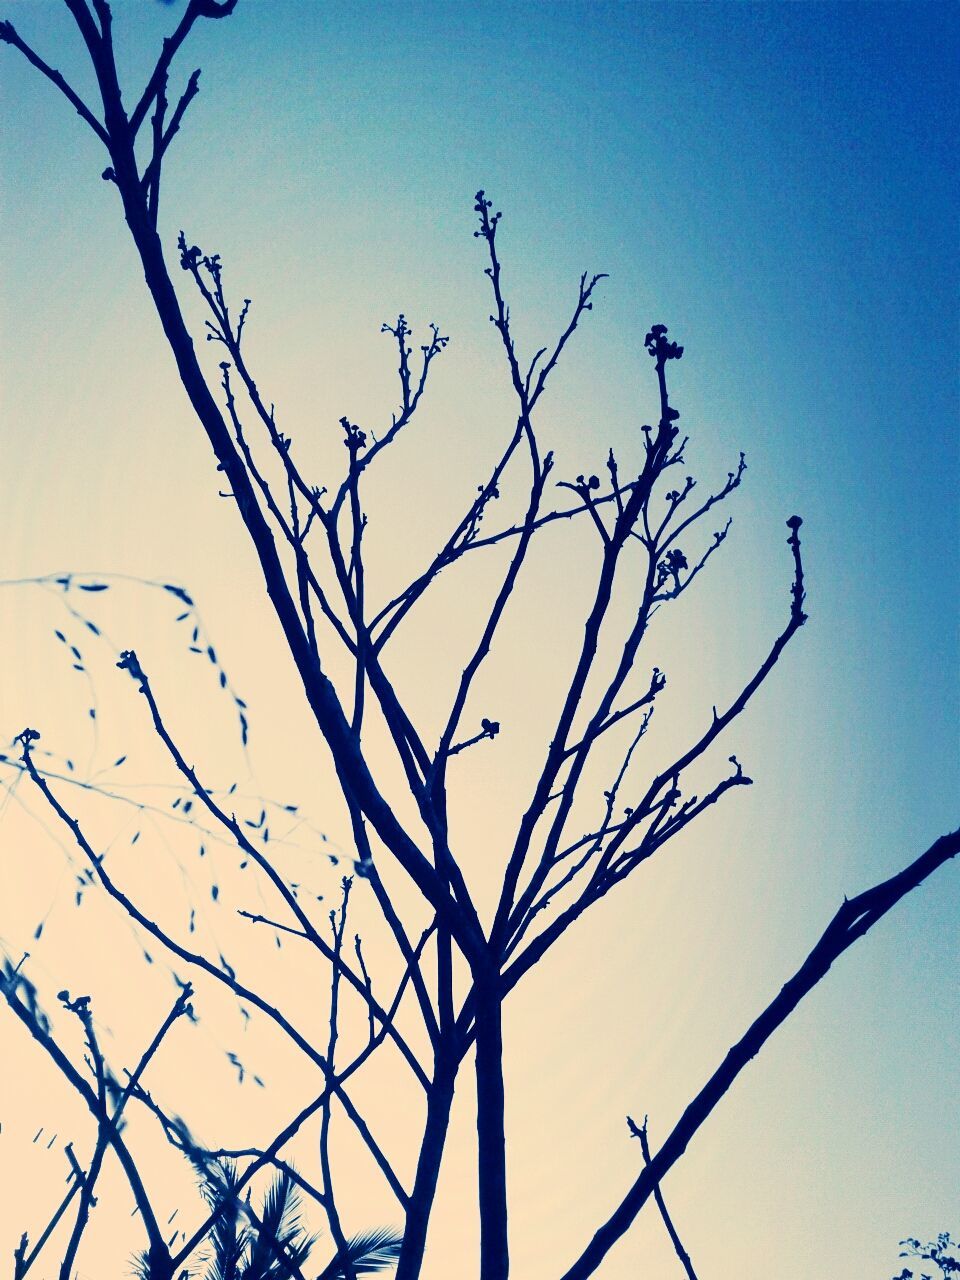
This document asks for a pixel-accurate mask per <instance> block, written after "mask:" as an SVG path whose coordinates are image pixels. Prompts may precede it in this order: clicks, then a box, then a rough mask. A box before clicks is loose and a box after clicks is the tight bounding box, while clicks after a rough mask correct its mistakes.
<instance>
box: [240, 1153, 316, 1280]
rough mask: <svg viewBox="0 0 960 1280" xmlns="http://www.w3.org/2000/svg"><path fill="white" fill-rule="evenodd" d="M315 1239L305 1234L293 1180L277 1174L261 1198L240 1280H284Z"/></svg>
mask: <svg viewBox="0 0 960 1280" xmlns="http://www.w3.org/2000/svg"><path fill="white" fill-rule="evenodd" d="M315 1241H316V1237H315V1236H306V1235H304V1232H303V1227H302V1225H301V1222H300V1196H299V1193H298V1191H297V1189H296V1186H295V1185H294V1182H293V1179H292V1178H291V1177H290V1175H289V1174H288V1173H287V1172H283V1173H280V1174H279V1175H278V1176H277V1177H276V1178H275V1179H274V1181H273V1182H271V1184H270V1186H269V1187H268V1188H267V1193H266V1195H265V1196H264V1198H263V1208H262V1209H261V1211H260V1222H259V1224H258V1225H257V1229H256V1231H254V1232H253V1233H252V1234H251V1243H250V1256H249V1260H248V1262H247V1265H246V1267H245V1269H244V1272H243V1280H285V1278H286V1277H288V1276H290V1275H293V1274H294V1269H295V1268H299V1266H300V1264H301V1263H302V1262H304V1261H305V1260H306V1258H307V1255H308V1254H309V1252H310V1250H311V1249H312V1248H313V1245H314V1243H315ZM291 1263H292V1266H291Z"/></svg>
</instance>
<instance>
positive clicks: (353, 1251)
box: [317, 1227, 403, 1280]
mask: <svg viewBox="0 0 960 1280" xmlns="http://www.w3.org/2000/svg"><path fill="white" fill-rule="evenodd" d="M402 1244H403V1236H402V1235H400V1234H399V1233H398V1232H396V1231H394V1230H393V1228H392V1227H375V1228H374V1229H373V1230H372V1231H364V1232H361V1234H360V1235H357V1236H354V1237H353V1239H352V1240H348V1241H347V1257H348V1258H349V1260H350V1265H351V1267H352V1268H353V1271H354V1273H355V1274H356V1275H359V1276H362V1275H372V1274H373V1273H374V1272H375V1271H385V1270H386V1269H387V1267H392V1266H393V1264H394V1263H395V1262H396V1261H397V1259H398V1258H399V1257H400V1246H401V1245H402ZM346 1276H347V1270H346V1267H345V1266H344V1259H343V1256H342V1255H340V1254H338V1255H337V1257H335V1258H334V1259H333V1261H332V1262H331V1263H330V1264H329V1265H328V1266H327V1267H326V1268H325V1269H324V1270H323V1271H321V1272H320V1274H319V1275H318V1276H317V1280H346Z"/></svg>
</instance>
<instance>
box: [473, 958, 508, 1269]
mask: <svg viewBox="0 0 960 1280" xmlns="http://www.w3.org/2000/svg"><path fill="white" fill-rule="evenodd" d="M474 991H475V998H476V1030H477V1049H476V1066H477V1158H478V1174H479V1188H480V1280H507V1276H508V1275H509V1272H510V1256H509V1249H508V1244H507V1166H506V1149H505V1143H504V1128H503V1037H502V1027H501V1013H502V995H501V992H500V983H499V974H497V975H493V976H490V977H484V978H483V979H480V980H477V982H476V986H475V988H474Z"/></svg>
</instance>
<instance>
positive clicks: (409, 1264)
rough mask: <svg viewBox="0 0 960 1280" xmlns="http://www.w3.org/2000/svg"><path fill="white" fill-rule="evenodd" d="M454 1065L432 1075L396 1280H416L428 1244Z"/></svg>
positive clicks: (445, 1065)
mask: <svg viewBox="0 0 960 1280" xmlns="http://www.w3.org/2000/svg"><path fill="white" fill-rule="evenodd" d="M456 1072H457V1067H456V1063H455V1062H445V1061H442V1060H441V1061H439V1062H438V1063H437V1067H436V1070H435V1072H434V1077H433V1083H432V1084H431V1087H430V1096H429V1099H428V1101H427V1123H426V1126H425V1128H424V1131H423V1142H422V1143H421V1145H420V1157H419V1159H418V1161H417V1176H416V1178H415V1180H414V1184H413V1192H412V1194H411V1196H410V1203H409V1205H408V1207H407V1217H406V1224H405V1226H404V1232H403V1245H402V1247H401V1250H400V1260H399V1262H398V1264H397V1273H396V1278H395V1280H417V1278H418V1276H419V1275H420V1270H421V1268H422V1266H423V1251H424V1247H425V1245H426V1241H427V1226H428V1224H429V1222H430V1212H431V1210H432V1209H433V1201H434V1197H435V1196H436V1191H437V1179H438V1177H439V1175H440V1161H441V1160H442V1158H443V1149H444V1145H445V1143H446V1139H447V1126H448V1124H449V1121H450V1107H451V1104H452V1103H453V1090H454V1081H455V1079H456Z"/></svg>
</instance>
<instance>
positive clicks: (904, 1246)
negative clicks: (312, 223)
mask: <svg viewBox="0 0 960 1280" xmlns="http://www.w3.org/2000/svg"><path fill="white" fill-rule="evenodd" d="M900 1257H901V1258H920V1259H922V1260H923V1261H924V1262H932V1263H934V1265H935V1266H936V1267H937V1269H938V1271H939V1273H940V1275H939V1277H937V1276H935V1275H934V1274H933V1272H932V1271H930V1270H929V1268H927V1267H924V1268H923V1269H922V1270H921V1271H914V1270H912V1268H910V1267H904V1268H903V1270H902V1271H900V1272H899V1273H898V1274H897V1275H895V1276H894V1277H893V1280H947V1277H949V1276H955V1275H960V1244H958V1243H957V1242H956V1241H955V1240H951V1239H950V1233H949V1232H948V1231H941V1232H940V1234H939V1235H938V1236H937V1238H936V1240H931V1241H929V1242H928V1243H927V1244H921V1243H920V1241H919V1240H916V1239H914V1238H913V1237H909V1238H908V1239H906V1240H901V1241H900Z"/></svg>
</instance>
